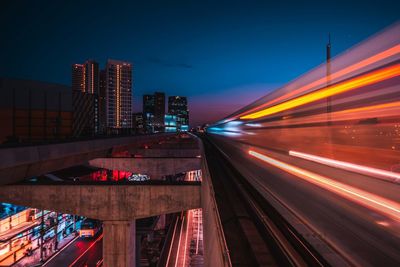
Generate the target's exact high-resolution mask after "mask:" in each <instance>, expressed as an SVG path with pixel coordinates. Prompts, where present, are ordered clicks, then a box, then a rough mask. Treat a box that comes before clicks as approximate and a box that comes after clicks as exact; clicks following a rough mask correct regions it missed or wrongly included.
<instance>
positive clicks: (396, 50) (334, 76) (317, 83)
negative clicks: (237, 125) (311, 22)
mask: <svg viewBox="0 0 400 267" xmlns="http://www.w3.org/2000/svg"><path fill="white" fill-rule="evenodd" d="M399 53H400V44H398V45H395V46H393V47H391V48H389V49H387V50H385V51H382V52H380V53H378V54H376V55H373V56H371V57H369V58H366V59H364V60H361V61H360V62H358V63H356V64H353V65H351V66H348V67H346V68H344V69H342V70H339V71H337V72H335V73H332V74H331V75H329V78H330V79H331V80H332V79H337V78H340V77H342V76H344V75H346V74H349V73H351V72H354V71H357V70H360V69H362V68H364V67H366V66H368V65H371V64H374V63H376V62H378V61H381V60H384V59H387V58H389V57H392V56H394V55H397V54H399ZM326 80H327V77H323V78H320V79H318V80H316V81H314V82H312V83H309V84H306V85H304V86H301V87H300V88H298V89H296V90H293V91H291V92H288V93H287V94H285V95H283V96H280V97H278V98H275V99H272V100H271V101H269V102H267V103H264V104H262V105H260V106H258V107H255V108H252V109H250V110H248V111H246V112H245V113H250V112H252V111H255V110H257V109H260V108H262V107H265V106H268V105H271V104H274V103H276V102H279V101H281V100H283V99H285V98H289V97H291V96H294V95H296V94H299V93H301V92H305V91H307V90H309V89H311V88H313V87H316V86H320V85H322V84H324V83H326ZM245 113H242V114H245ZM242 114H240V115H242ZM240 115H239V116H240Z"/></svg>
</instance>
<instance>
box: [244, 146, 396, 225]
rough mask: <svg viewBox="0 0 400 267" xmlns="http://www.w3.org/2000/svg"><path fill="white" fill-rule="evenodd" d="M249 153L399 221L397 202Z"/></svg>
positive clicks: (261, 155) (258, 154) (255, 153)
mask: <svg viewBox="0 0 400 267" xmlns="http://www.w3.org/2000/svg"><path fill="white" fill-rule="evenodd" d="M249 154H250V155H251V156H253V157H255V158H257V159H260V160H262V161H263V162H266V163H268V164H270V165H272V166H275V167H277V168H279V169H281V170H284V171H286V172H288V173H290V174H292V175H295V176H297V177H299V178H301V179H303V180H305V181H307V182H310V183H313V184H315V185H317V186H319V187H321V188H323V189H326V190H328V191H331V192H333V193H336V194H338V195H340V196H342V197H344V198H346V199H348V200H351V201H353V202H355V203H358V204H360V205H363V206H365V207H368V208H370V209H373V210H375V211H377V212H379V213H382V214H384V215H386V216H388V217H390V218H393V219H395V220H397V221H400V205H399V203H396V202H394V201H391V200H388V199H385V198H382V197H379V196H377V195H374V194H371V193H369V192H366V191H364V190H361V189H358V188H355V187H352V186H349V185H346V184H343V183H340V182H337V181H334V180H332V179H330V178H328V177H325V176H322V175H319V174H316V173H313V172H310V171H307V170H305V169H301V168H299V167H296V166H293V165H290V164H287V163H284V162H282V161H279V160H276V159H274V158H271V157H269V156H266V155H264V154H261V153H258V152H256V151H253V150H250V151H249Z"/></svg>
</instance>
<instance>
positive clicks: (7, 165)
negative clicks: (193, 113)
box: [0, 134, 166, 185]
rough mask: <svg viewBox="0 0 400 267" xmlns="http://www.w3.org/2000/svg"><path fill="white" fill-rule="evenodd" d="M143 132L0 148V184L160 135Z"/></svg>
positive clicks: (108, 152) (85, 159)
mask: <svg viewBox="0 0 400 267" xmlns="http://www.w3.org/2000/svg"><path fill="white" fill-rule="evenodd" d="M165 136H166V135H164V134H160V135H143V136H132V137H119V138H107V139H96V140H89V141H78V142H70V143H62V144H52V145H40V146H28V147H16V148H3V149H0V185H1V184H8V183H15V182H18V181H21V180H23V179H25V178H27V177H32V176H36V175H42V174H45V173H48V172H51V171H55V170H59V169H63V168H68V167H71V166H74V165H80V164H84V163H86V162H87V161H88V160H90V159H94V158H99V157H107V156H108V154H111V150H112V148H114V147H118V146H124V145H126V144H129V143H135V142H145V141H151V140H155V139H161V138H164V137H165Z"/></svg>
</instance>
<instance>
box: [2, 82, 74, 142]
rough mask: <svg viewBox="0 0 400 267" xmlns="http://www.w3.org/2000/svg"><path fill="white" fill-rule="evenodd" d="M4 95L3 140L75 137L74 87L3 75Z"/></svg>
mask: <svg viewBox="0 0 400 267" xmlns="http://www.w3.org/2000/svg"><path fill="white" fill-rule="evenodd" d="M0 94H1V97H0V121H1V127H2V128H1V129H2V130H1V132H0V143H5V142H7V143H15V142H36V141H38V142H42V141H47V140H58V139H66V138H69V137H71V135H72V104H71V100H72V96H71V87H69V86H65V85H60V84H54V83H46V82H40V81H31V80H21V79H9V78H0Z"/></svg>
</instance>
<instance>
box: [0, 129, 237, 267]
mask: <svg viewBox="0 0 400 267" xmlns="http://www.w3.org/2000/svg"><path fill="white" fill-rule="evenodd" d="M174 138H176V137H174V136H173V135H152V136H139V137H129V138H119V139H105V140H92V141H83V142H75V143H65V144H54V145H45V146H34V147H20V148H7V149H2V150H0V160H1V161H0V175H1V176H0V184H3V186H1V188H0V201H1V202H8V203H13V204H17V205H23V206H30V207H34V208H39V209H46V210H54V211H58V212H63V213H69V214H78V215H82V216H86V217H90V218H95V219H99V220H102V221H103V222H104V242H103V256H104V266H134V265H135V231H136V230H135V223H134V222H135V220H136V219H139V218H144V217H150V216H156V215H159V214H165V213H172V212H179V211H182V210H188V209H194V208H199V207H201V208H203V225H204V247H205V249H204V251H205V255H204V256H205V261H206V266H229V255H228V252H227V247H226V243H225V241H224V234H223V231H222V227H221V225H220V221H219V217H218V209H217V207H216V203H215V196H214V192H213V188H212V184H211V183H210V181H209V175H208V169H207V166H206V163H205V160H204V157H203V151H202V144H201V143H200V140H198V139H193V138H194V137H192V138H190V140H189V139H187V138H185V139H179V140H178V142H176V140H175V139H174ZM174 142H175V143H174ZM149 156H150V157H149ZM78 164H88V165H91V166H96V167H100V168H106V169H118V170H126V171H131V172H139V173H142V174H149V175H150V176H151V177H153V178H156V179H157V178H158V179H159V178H160V177H162V176H164V175H170V174H176V173H181V172H187V171H191V170H197V169H201V170H202V173H203V182H202V184H201V185H200V183H180V184H171V183H167V182H165V181H150V182H147V183H146V182H145V183H132V182H125V183H102V184H95V183H90V182H89V183H82V182H81V183H65V182H60V183H56V182H55V183H53V184H26V183H21V181H23V180H24V179H25V178H28V177H32V176H38V175H43V174H46V173H49V172H52V171H55V170H59V169H63V168H67V167H70V166H74V165H78Z"/></svg>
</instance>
